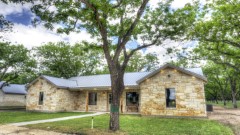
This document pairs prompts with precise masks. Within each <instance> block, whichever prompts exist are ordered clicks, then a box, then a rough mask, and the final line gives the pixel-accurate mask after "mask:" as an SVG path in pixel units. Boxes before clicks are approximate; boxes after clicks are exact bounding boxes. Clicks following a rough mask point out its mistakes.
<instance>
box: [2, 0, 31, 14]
mask: <svg viewBox="0 0 240 135" xmlns="http://www.w3.org/2000/svg"><path fill="white" fill-rule="evenodd" d="M31 6H32V4H31V3H27V4H23V5H22V4H14V3H8V4H4V3H2V2H0V9H1V10H0V14H2V15H4V16H6V15H9V14H16V13H22V12H23V10H30V7H31Z"/></svg>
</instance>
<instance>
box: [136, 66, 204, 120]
mask: <svg viewBox="0 0 240 135" xmlns="http://www.w3.org/2000/svg"><path fill="white" fill-rule="evenodd" d="M168 75H170V77H168ZM166 88H175V91H176V108H167V107H166V97H165V90H166ZM140 113H141V114H142V115H162V116H203V117H204V116H206V105H205V95H204V82H203V81H202V80H200V79H198V78H195V77H193V76H190V75H187V74H184V73H181V72H180V71H177V70H174V69H171V68H167V69H164V70H162V71H161V72H160V73H158V74H156V75H155V76H153V77H151V78H149V79H147V80H145V81H144V82H142V83H141V84H140Z"/></svg>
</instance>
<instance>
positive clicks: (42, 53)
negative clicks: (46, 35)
mask: <svg viewBox="0 0 240 135" xmlns="http://www.w3.org/2000/svg"><path fill="white" fill-rule="evenodd" d="M92 46H93V45H90V44H88V43H86V42H83V43H76V44H75V45H72V46H71V45H70V44H69V43H65V42H58V43H48V44H46V45H43V46H40V47H37V48H35V50H36V54H37V56H38V59H39V60H38V61H40V63H39V65H40V67H39V68H40V69H39V70H40V73H42V74H47V75H52V76H57V77H64V78H70V77H73V76H79V75H91V74H95V72H96V70H97V69H98V67H99V66H100V63H101V61H102V60H103V53H102V52H101V50H98V49H90V48H91V47H92Z"/></svg>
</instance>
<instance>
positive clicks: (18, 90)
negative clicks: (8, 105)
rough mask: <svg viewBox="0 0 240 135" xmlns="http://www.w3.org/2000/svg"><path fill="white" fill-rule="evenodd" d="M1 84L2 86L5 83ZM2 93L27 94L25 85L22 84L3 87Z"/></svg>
mask: <svg viewBox="0 0 240 135" xmlns="http://www.w3.org/2000/svg"><path fill="white" fill-rule="evenodd" d="M0 83H1V84H2V83H3V82H0ZM2 91H3V92H4V93H7V94H21V95H26V94H27V91H26V87H25V85H20V84H8V85H6V86H3V88H2Z"/></svg>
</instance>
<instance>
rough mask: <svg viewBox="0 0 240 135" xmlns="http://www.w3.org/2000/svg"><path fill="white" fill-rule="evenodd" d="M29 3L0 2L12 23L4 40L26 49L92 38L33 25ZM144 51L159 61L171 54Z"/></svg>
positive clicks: (182, 0)
mask: <svg viewBox="0 0 240 135" xmlns="http://www.w3.org/2000/svg"><path fill="white" fill-rule="evenodd" d="M157 2H158V1H157V0H150V5H151V6H153V7H154V6H156V5H157ZM188 2H191V0H175V1H174V2H173V3H172V8H174V9H177V8H181V7H183V6H184V5H185V4H186V3H188ZM30 7H31V4H24V5H21V4H12V3H10V4H8V5H6V4H4V3H1V2H0V9H1V10H0V14H2V15H4V16H5V17H6V19H7V20H10V21H12V22H13V23H14V26H13V31H12V32H8V33H4V34H3V33H0V36H3V38H2V39H0V40H4V41H8V42H11V43H13V44H23V45H24V46H25V47H27V48H28V49H31V48H32V47H36V46H40V45H43V44H45V43H47V42H59V41H66V42H70V43H71V44H74V43H75V42H81V41H83V40H86V41H92V40H93V38H92V37H91V36H90V34H88V33H87V32H86V31H82V32H80V33H74V32H72V33H70V34H69V35H66V34H58V33H56V32H54V31H50V30H47V29H46V28H44V27H43V26H37V27H34V26H32V24H31V19H32V18H34V17H35V15H34V14H33V13H31V11H30ZM193 43H194V42H190V43H187V44H184V45H183V44H182V43H179V42H172V41H167V42H166V43H165V44H167V46H168V47H174V48H178V49H181V47H182V46H184V47H188V48H190V49H191V48H192V46H193ZM143 52H144V53H156V54H157V55H158V57H159V59H160V63H165V62H167V61H170V60H171V59H174V58H172V56H167V55H165V53H166V48H164V47H161V46H153V47H150V48H147V49H146V50H144V51H143Z"/></svg>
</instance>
